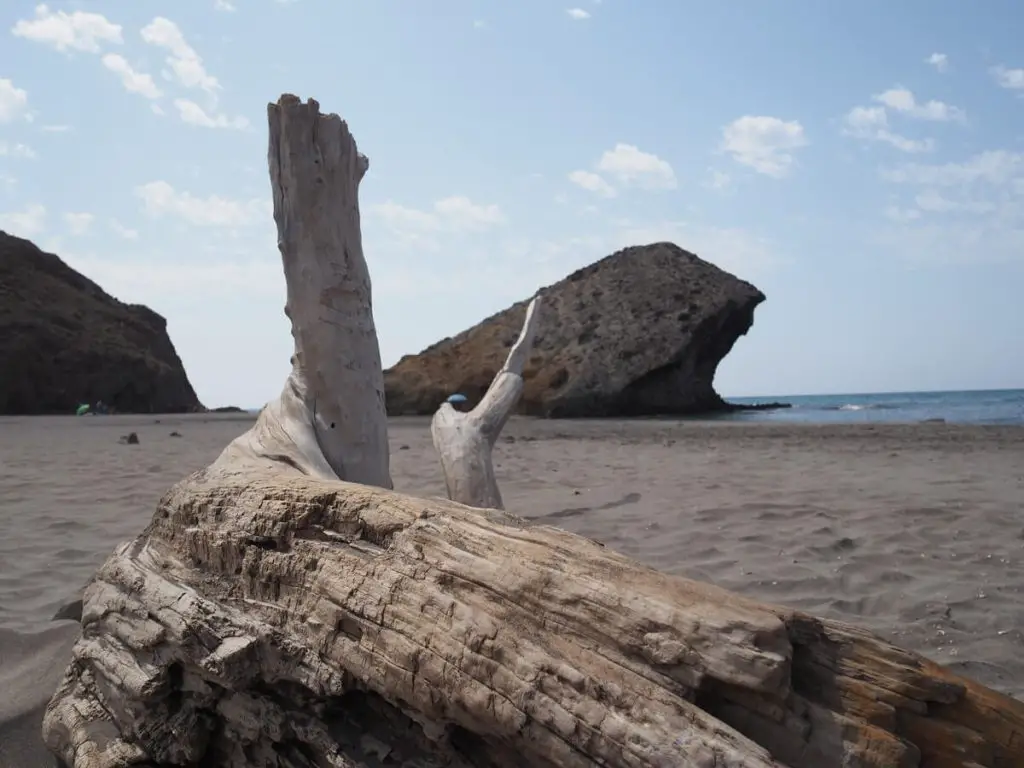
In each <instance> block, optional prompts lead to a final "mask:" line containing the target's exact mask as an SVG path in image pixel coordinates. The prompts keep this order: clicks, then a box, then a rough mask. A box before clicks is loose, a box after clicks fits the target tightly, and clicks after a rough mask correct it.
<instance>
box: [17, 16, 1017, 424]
mask: <svg viewBox="0 0 1024 768" xmlns="http://www.w3.org/2000/svg"><path fill="white" fill-rule="evenodd" d="M0 35H2V37H0V229H3V230H6V231H8V232H11V233H13V234H16V235H20V236H23V237H27V238H30V239H32V240H33V241H34V242H36V243H37V244H38V245H39V246H40V247H42V248H44V249H46V250H49V251H53V252H55V253H57V254H58V255H60V256H61V257H62V258H63V259H64V260H65V261H66V262H67V263H68V264H70V265H71V266H72V267H73V268H75V269H77V270H79V271H80V272H82V273H84V274H86V275H87V276H89V277H90V278H92V279H93V280H95V281H96V282H98V283H99V284H100V285H101V286H103V287H104V288H105V289H106V290H107V291H108V292H109V293H111V294H113V295H114V296H116V297H118V298H119V299H121V300H123V301H128V302H133V303H143V304H146V305H148V306H150V307H151V308H153V309H154V310H156V311H157V312H159V313H161V314H162V315H164V316H165V317H166V318H167V321H168V330H169V333H170V335H171V338H172V340H173V342H174V344H175V346H176V347H177V349H178V353H179V355H180V356H181V358H182V360H183V362H184V364H185V367H186V370H187V371H188V374H189V377H190V379H191V381H192V383H193V385H194V386H195V388H196V390H197V392H198V394H199V396H200V399H201V400H202V401H203V402H204V403H205V404H207V405H209V406H218V405H225V404H236V405H242V406H245V407H258V406H260V405H262V404H263V403H264V402H266V401H267V400H268V399H270V398H272V397H274V396H276V395H277V394H278V393H279V392H280V389H281V386H282V384H283V382H284V378H285V376H286V375H287V372H288V369H289V363H288V358H289V355H290V354H291V344H292V341H291V336H290V332H289V326H288V321H287V319H286V318H285V316H284V313H283V307H284V278H283V272H282V269H281V264H280V255H279V254H278V252H277V247H276V232H275V229H274V224H273V219H272V215H271V197H270V184H269V178H268V173H267V165H266V151H267V146H266V145H267V135H266V134H267V128H266V105H267V103H268V102H272V101H276V100H277V98H278V96H279V95H280V94H282V93H294V94H296V95H298V96H300V97H301V98H304V99H305V98H309V97H312V98H315V99H317V100H318V101H319V102H320V104H321V109H322V110H323V111H324V112H336V113H337V114H339V115H341V116H342V117H343V118H344V119H346V120H347V121H348V124H349V126H350V128H351V129H352V132H353V134H354V135H355V137H356V140H357V142H358V144H359V148H360V150H361V151H362V152H363V153H365V154H366V155H368V156H369V158H370V170H369V173H368V174H367V176H366V177H365V179H364V180H363V183H362V187H361V193H360V204H361V210H362V218H363V242H364V250H365V253H366V258H367V262H368V264H369V267H370V272H371V275H372V280H373V291H374V314H375V318H376V323H377V329H378V334H379V337H380V344H381V354H382V357H383V362H384V365H385V366H388V365H391V364H393V363H394V362H396V361H397V360H398V358H399V357H401V356H402V355H404V354H409V353H416V352H418V351H420V350H421V349H423V348H424V347H426V346H428V345H430V344H432V343H433V342H435V341H437V340H438V339H440V338H443V337H445V336H449V335H452V334H455V333H457V332H459V331H461V330H463V329H464V328H467V327H469V326H471V325H473V324H475V323H477V322H479V321H480V320H481V319H483V318H484V317H486V316H488V315H490V314H492V313H493V312H496V311H498V310H501V309H503V308H504V307H506V306H508V305H509V304H511V303H513V302H514V301H517V300H520V299H524V298H527V297H529V296H530V295H532V294H533V293H534V292H535V291H536V290H537V289H538V288H539V287H541V286H543V285H547V284H550V283H552V282H554V281H556V280H558V279H560V278H561V277H564V276H565V275H567V274H569V273H570V272H572V271H574V270H575V269H578V268H579V267H582V266H585V265H586V264H589V263H592V262H594V261H596V260H598V259H600V258H602V257H604V256H606V255H608V254H609V253H612V252H613V251H615V250H617V249H618V248H621V247H624V246H627V245H636V244H644V243H649V242H656V241H660V240H669V241H672V242H675V243H676V244H678V245H679V246H681V247H683V248H686V249H687V250H690V251H693V252H695V253H697V254H698V255H699V256H701V257H702V258H704V259H706V260H708V261H710V262H712V263H714V264H717V265H718V266H720V267H722V268H723V269H726V270H728V271H730V272H732V273H734V274H736V275H737V276H739V277H741V278H743V279H746V280H749V281H750V282H752V283H754V284H755V285H756V286H758V287H759V288H760V289H761V290H762V291H764V293H765V294H766V295H767V297H768V298H767V301H766V302H765V303H764V304H762V305H761V307H759V308H758V310H757V313H756V317H755V323H754V326H753V328H752V329H751V331H750V332H749V333H748V334H747V335H746V336H745V337H743V338H742V339H740V341H739V342H737V344H736V346H735V347H734V349H733V351H732V353H731V354H730V355H729V356H728V357H727V358H726V359H725V360H724V361H723V363H722V365H721V366H720V368H719V373H718V377H717V387H718V389H719V391H720V392H721V393H722V394H724V395H726V396H750V395H753V396H758V395H761V396H771V395H785V394H811V393H851V392H879V391H881V392H885V391H917V390H942V389H983V388H1013V387H1024V354H1022V337H1024V304H1022V303H1021V301H1020V299H1021V291H1022V287H1024V207H1022V203H1024V46H1021V44H1020V41H1021V40H1022V39H1024V5H1021V4H1020V2H1019V0H986V1H985V2H977V0H975V2H967V0H900V2H892V1H891V0H890V1H889V2H881V0H861V2H858V3H841V2H838V0H746V1H744V0H719V1H718V2H713V3H711V2H700V3H698V2H691V1H690V0H632V1H631V2H626V1H625V0H569V1H568V2H555V1H554V0H517V2H507V1H506V2H498V1H497V0H430V2H427V0H373V2H370V1H369V0H362V1H358V2H357V1H356V0H176V2H170V1H169V0H146V1H145V2H139V1H135V2H128V0H92V1H91V2H71V3H68V2H51V3H47V4H45V5H40V4H35V3H32V2H20V1H16V0H5V2H3V3H2V4H0Z"/></svg>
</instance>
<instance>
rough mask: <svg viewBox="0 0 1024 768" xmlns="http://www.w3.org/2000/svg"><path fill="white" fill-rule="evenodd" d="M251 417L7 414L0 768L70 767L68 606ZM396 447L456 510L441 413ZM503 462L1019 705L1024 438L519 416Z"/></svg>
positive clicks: (583, 512) (675, 560)
mask: <svg viewBox="0 0 1024 768" xmlns="http://www.w3.org/2000/svg"><path fill="white" fill-rule="evenodd" d="M250 418H251V417H239V416H223V417H214V416H208V415H203V416H190V417H162V418H159V419H157V418H154V417H146V416H123V417H122V416H118V417H98V418H78V419H75V418H34V419H10V418H3V419H0V518H2V526H3V527H2V531H3V535H2V537H0V690H3V691H4V694H5V695H4V696H3V697H0V766H3V768H8V767H10V768H34V767H35V766H52V765H53V764H54V762H53V760H52V758H49V757H47V755H46V754H45V751H44V750H43V749H42V747H41V744H40V743H39V736H38V731H39V719H40V717H41V713H42V709H43V707H44V706H45V704H46V701H47V700H48V698H49V696H50V694H51V693H52V691H53V689H54V687H55V686H56V683H57V680H58V679H59V677H60V676H61V675H62V674H63V671H64V666H65V664H66V659H67V654H68V649H69V647H70V644H71V642H72V641H73V639H74V634H75V631H76V629H77V625H76V624H74V623H71V622H66V621H65V622H52V621H51V617H52V616H53V614H54V612H55V611H56V610H57V609H58V608H59V607H60V606H61V605H62V604H64V603H66V602H67V601H69V600H70V599H73V597H74V595H75V593H76V591H77V590H78V589H79V588H80V587H81V586H82V584H83V583H84V582H85V581H86V580H87V579H88V578H89V576H90V575H91V574H92V572H93V571H94V570H95V569H96V567H97V566H98V565H99V564H100V563H101V562H102V561H103V559H104V558H105V557H106V556H107V555H108V554H109V552H110V551H111V549H112V548H113V547H114V546H115V545H116V544H118V543H119V542H121V541H124V540H127V539H129V538H132V537H134V536H135V535H137V534H138V533H139V532H140V531H141V530H142V529H143V527H144V526H145V525H146V524H147V523H148V522H149V519H150V517H151V515H152V513H153V510H154V505H155V503H156V501H157V499H158V498H159V496H160V495H161V494H162V493H163V492H164V491H165V490H167V488H168V487H170V486H171V485H172V484H173V483H174V482H176V481H178V480H180V479H181V478H182V477H184V476H185V475H186V474H187V473H189V472H191V471H193V470H196V469H199V468H201V467H202V466H204V465H205V464H207V463H208V462H210V461H211V460H212V459H213V458H214V457H215V456H216V455H217V454H218V453H219V451H220V450H221V449H222V448H223V447H224V445H226V444H227V443H228V442H229V441H230V440H231V439H232V438H233V437H234V436H235V435H237V434H239V433H240V432H242V431H243V430H244V429H246V428H247V426H248V423H249V420H250ZM130 431H134V432H137V433H138V436H139V441H140V443H139V445H122V444H120V443H119V442H118V438H119V436H120V435H123V434H125V433H127V432H130ZM172 432H177V433H180V436H172V435H171V433H172ZM391 451H392V452H391V456H392V473H393V476H394V479H395V485H396V488H397V490H399V491H402V492H405V493H409V494H413V495H419V496H441V495H443V493H444V485H443V481H442V478H441V474H440V470H439V468H438V465H437V459H436V457H435V455H434V453H433V450H432V448H431V445H430V434H429V426H428V421H427V420H426V419H401V420H396V421H393V422H392V425H391ZM496 459H497V470H498V475H499V482H500V483H501V486H502V492H503V494H504V497H505V501H506V505H507V506H508V508H509V509H510V510H511V511H514V512H516V513H518V514H520V515H523V516H524V517H527V518H530V519H532V520H534V521H536V522H538V523H543V524H549V525H556V526H560V527H563V528H566V529H568V530H571V531H574V532H576V533H579V534H582V535H584V536H588V537H591V538H594V539H597V540H599V541H602V542H604V543H605V544H606V545H607V546H609V547H612V548H614V549H617V550H619V551H620V552H623V553H624V554H627V555H629V556H631V557H634V558H637V559H638V560H641V561H643V562H645V563H648V564H650V565H651V566H654V567H656V568H659V569H661V570H664V571H668V572H672V573H678V574H683V575H686V576H691V577H694V578H698V579H702V580H707V581H711V582H714V583H717V584H719V585H721V586H724V587H726V588H729V589H734V590H737V591H740V592H743V593H745V594H748V595H751V596H753V597H756V598H758V599H761V600H765V601H771V602H775V603H781V604H785V605H789V606H794V607H797V608H800V609H803V610H807V611H810V612H813V613H817V614H821V615H826V616H831V617H835V618H840V619H844V620H848V621H852V622H855V623H858V624H861V625H863V626H866V627H868V628H869V629H871V630H873V631H875V632H877V633H879V634H881V635H883V636H884V637H887V638H890V639H893V640H894V641H895V642H897V643H899V644H900V645H903V646H905V647H908V648H911V649H913V650H916V651H919V652H922V653H924V654H926V655H928V656H930V657H931V658H933V659H935V660H937V661H939V662H941V663H943V664H947V665H950V666H952V667H954V668H955V669H956V670H957V671H958V672H960V673H963V674H967V675H969V676H972V677H975V678H977V679H978V680H981V681H982V682H984V683H986V684H988V685H991V686H993V687H995V688H997V689H999V690H1002V691H1005V692H1007V693H1010V694H1011V695H1014V696H1018V697H1022V696H1024V631H1022V628H1024V518H1022V516H1021V512H1022V507H1024V428H1021V427H982V426H973V427H971V426H953V425H946V424H913V425H894V424H893V425H876V426H872V425H857V426H810V425H777V424H757V423H747V424H736V423H698V422H685V423H684V422H678V421H655V420H651V421H630V422H623V421H590V422H555V421H549V422H538V421H532V420H525V419H523V420H516V419H514V420H512V421H511V422H510V423H509V425H508V426H507V427H506V430H505V432H504V434H503V438H502V442H501V443H500V448H499V450H498V452H497V454H496Z"/></svg>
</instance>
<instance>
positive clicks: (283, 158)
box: [221, 95, 392, 488]
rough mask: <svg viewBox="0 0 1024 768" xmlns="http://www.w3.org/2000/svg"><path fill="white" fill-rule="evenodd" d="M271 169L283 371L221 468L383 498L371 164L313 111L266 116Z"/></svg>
mask: <svg viewBox="0 0 1024 768" xmlns="http://www.w3.org/2000/svg"><path fill="white" fill-rule="evenodd" d="M267 119H268V124H269V128H270V148H269V151H268V162H269V166H270V183H271V188H272V190H273V196H274V221H275V222H276V224H277V241H278V249H279V250H280V252H281V261H282V263H283V265H284V276H285V284H286V286H287V304H286V306H285V314H287V315H288V317H289V319H290V320H291V325H292V336H293V338H294V339H295V353H294V355H293V356H292V371H291V374H290V375H289V377H288V381H287V382H286V383H285V386H284V390H283V391H282V392H281V395H280V397H279V398H278V399H277V400H276V401H274V402H271V403H269V404H268V405H267V406H266V407H265V408H264V409H263V411H262V412H261V413H260V416H259V418H258V420H257V422H256V424H255V425H254V426H253V428H252V429H250V430H249V431H248V432H246V433H245V434H244V435H242V436H241V437H239V438H238V439H237V440H235V442H234V443H232V444H231V445H230V446H228V448H227V449H226V450H225V455H224V456H223V457H222V459H221V461H222V462H223V463H228V464H231V463H235V464H238V463H239V462H245V461H252V460H255V459H259V458H263V459H271V460H273V461H288V462H290V463H292V464H293V465H294V466H296V467H298V468H299V469H300V470H301V471H303V472H305V473H307V474H310V475H313V476H315V477H321V478H335V479H341V480H348V481H350V482H354V483H365V484H366V485H376V486H379V487H382V488H391V487H392V483H391V472H390V457H389V454H388V431H387V429H388V428H387V413H386V412H385V409H384V372H383V368H382V366H381V359H380V347H379V346H378V342H377V330H376V326H375V325H374V321H373V301H372V295H371V294H372V292H371V286H370V272H369V269H368V268H367V265H366V260H365V258H364V257H363V246H362V234H361V232H360V219H359V182H360V181H361V180H362V178H363V176H364V175H365V174H366V171H367V169H368V168H369V160H368V159H367V158H366V156H365V155H362V154H360V153H359V150H358V149H357V147H356V142H355V139H354V138H353V137H352V134H351V133H350V132H349V129H348V125H347V124H346V123H345V122H344V121H342V119H341V118H340V117H338V116H337V115H335V114H329V115H321V114H320V105H319V104H318V103H317V102H316V101H315V100H313V99H309V100H308V101H307V102H305V103H303V102H302V101H301V100H300V99H299V98H298V97H296V96H291V95H284V96H282V97H281V98H280V99H279V100H278V102H277V103H276V104H269V105H268V106H267Z"/></svg>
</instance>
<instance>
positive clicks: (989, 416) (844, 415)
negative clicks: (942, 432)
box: [715, 389, 1024, 425]
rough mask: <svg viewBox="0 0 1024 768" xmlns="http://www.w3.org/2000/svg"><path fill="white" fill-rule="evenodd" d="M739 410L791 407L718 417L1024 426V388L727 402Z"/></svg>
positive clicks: (813, 396)
mask: <svg viewBox="0 0 1024 768" xmlns="http://www.w3.org/2000/svg"><path fill="white" fill-rule="evenodd" d="M725 399H726V401H728V402H730V403H735V404H737V405H755V404H757V403H786V404H788V405H790V406H791V407H790V408H780V409H778V410H771V411H737V412H735V413H728V414H722V415H721V416H717V417H715V418H716V419H717V418H721V419H729V420H740V421H773V422H803V423H815V424H869V423H914V422H921V421H929V420H938V419H942V420H943V421H946V422H948V423H950V424H1003V425H1006V424H1022V425H1024V389H980V390H954V391H932V392H865V393H845V394H832V395H772V396H764V397H726V398H725Z"/></svg>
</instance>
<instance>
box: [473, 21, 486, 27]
mask: <svg viewBox="0 0 1024 768" xmlns="http://www.w3.org/2000/svg"><path fill="white" fill-rule="evenodd" d="M473 28H474V29H487V22H486V21H483V20H482V19H477V20H476V21H474V22H473Z"/></svg>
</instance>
